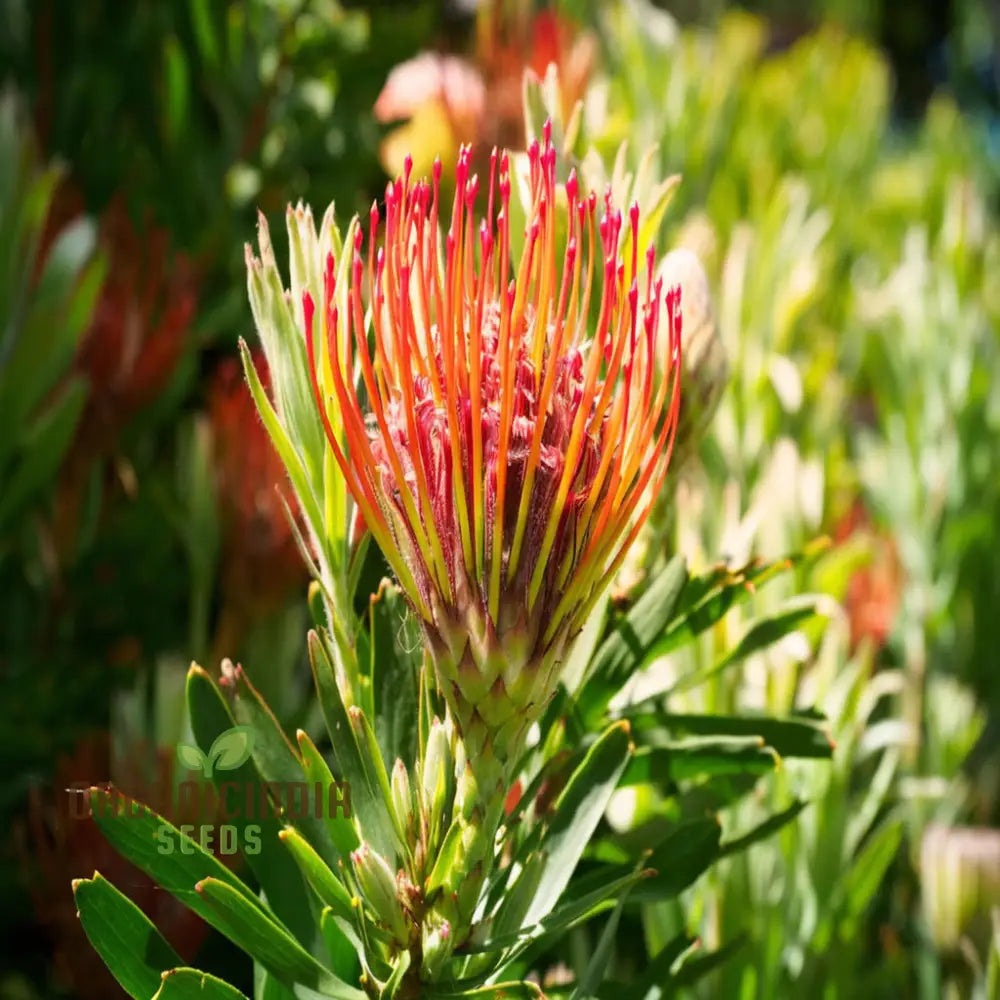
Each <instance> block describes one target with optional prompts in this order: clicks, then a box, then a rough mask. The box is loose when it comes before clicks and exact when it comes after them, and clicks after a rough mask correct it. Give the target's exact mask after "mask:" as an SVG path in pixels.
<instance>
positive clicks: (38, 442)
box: [0, 378, 87, 524]
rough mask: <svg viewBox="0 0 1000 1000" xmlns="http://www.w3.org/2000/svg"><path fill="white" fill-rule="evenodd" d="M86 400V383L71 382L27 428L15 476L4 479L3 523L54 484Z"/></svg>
mask: <svg viewBox="0 0 1000 1000" xmlns="http://www.w3.org/2000/svg"><path fill="white" fill-rule="evenodd" d="M86 401H87V383H86V381H85V380H84V379H82V378H74V379H71V380H70V381H69V382H68V383H67V385H66V386H65V387H64V388H63V389H62V390H61V391H60V393H59V395H58V396H57V397H56V398H54V399H53V400H52V401H51V403H50V404H49V406H48V408H47V409H46V410H44V411H43V412H42V414H41V415H40V416H38V417H37V418H36V419H35V420H34V422H33V423H32V424H31V425H30V427H29V428H28V429H27V432H26V433H25V435H24V437H23V439H22V440H21V442H20V443H19V445H20V447H19V451H20V453H21V457H20V461H19V462H17V461H16V460H15V461H16V464H15V467H14V471H13V473H12V474H7V475H6V476H5V479H6V481H5V483H4V489H3V496H2V498H0V524H3V522H4V521H7V520H9V519H11V518H12V517H13V515H14V514H16V513H18V511H19V509H20V508H21V507H22V506H23V505H25V504H26V503H28V502H30V501H31V500H32V499H34V497H35V494H36V493H38V492H39V491H40V490H42V489H44V488H45V487H46V486H47V484H48V483H50V482H51V480H52V478H53V477H54V476H55V473H56V471H57V470H58V468H59V466H60V464H61V463H62V460H63V457H64V456H65V454H66V450H67V449H68V448H69V446H70V444H71V442H72V440H73V435H74V433H75V431H76V427H77V424H78V423H79V421H80V415H81V414H82V412H83V407H84V404H85V403H86ZM0 471H2V470H0Z"/></svg>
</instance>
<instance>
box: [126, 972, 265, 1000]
mask: <svg viewBox="0 0 1000 1000" xmlns="http://www.w3.org/2000/svg"><path fill="white" fill-rule="evenodd" d="M148 997H149V994H148V993H147V994H146V995H145V997H144V998H143V1000H148ZM153 1000H247V998H246V997H245V996H244V995H243V994H242V993H241V992H240V991H239V990H238V989H236V987H235V986H230V985H229V983H227V982H225V981H224V980H222V979H216V977H215V976H210V975H209V974H208V973H207V972H199V971H198V970H197V969H187V968H177V969H170V970H169V971H167V972H164V973H163V977H162V982H161V983H160V988H159V989H158V990H157V991H156V994H155V995H154V996H153Z"/></svg>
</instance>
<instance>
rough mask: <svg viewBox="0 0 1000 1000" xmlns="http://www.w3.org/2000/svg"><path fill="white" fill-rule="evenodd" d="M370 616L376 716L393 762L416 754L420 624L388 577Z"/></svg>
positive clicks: (381, 741) (382, 744) (386, 757)
mask: <svg viewBox="0 0 1000 1000" xmlns="http://www.w3.org/2000/svg"><path fill="white" fill-rule="evenodd" d="M370 617H371V635H372V648H371V678H372V697H373V709H374V712H373V714H372V718H373V719H374V720H375V735H376V737H377V738H378V743H379V746H380V747H381V748H382V757H383V759H384V760H385V761H386V763H387V764H391V763H392V762H394V761H395V760H396V758H397V757H398V758H402V759H403V760H404V761H412V760H416V757H417V713H418V707H419V700H420V697H419V696H420V692H419V687H418V675H419V671H420V663H421V660H422V659H423V643H422V642H421V638H420V630H419V627H418V626H417V623H416V621H415V620H414V618H413V615H411V614H410V613H409V610H408V608H407V605H406V602H405V601H404V599H403V595H402V591H400V589H399V588H398V587H396V586H394V585H393V584H392V583H390V582H389V581H388V580H383V581H382V584H381V586H380V587H379V589H378V593H377V594H375V595H374V596H373V597H372V598H371V603H370Z"/></svg>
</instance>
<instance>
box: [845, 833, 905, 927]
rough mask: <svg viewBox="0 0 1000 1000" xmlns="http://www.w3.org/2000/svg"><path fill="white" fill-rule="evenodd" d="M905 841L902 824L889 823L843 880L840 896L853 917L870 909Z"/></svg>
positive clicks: (873, 835) (854, 863)
mask: <svg viewBox="0 0 1000 1000" xmlns="http://www.w3.org/2000/svg"><path fill="white" fill-rule="evenodd" d="M902 840H903V824H902V823H901V822H900V821H899V820H895V821H893V822H888V823H885V824H884V825H883V826H881V827H879V829H878V830H877V831H876V832H875V833H873V834H872V836H871V837H870V838H869V840H868V842H867V843H866V844H865V846H864V847H863V848H862V849H861V853H860V854H859V855H858V856H857V857H856V858H855V859H854V862H853V864H851V866H850V867H849V868H848V870H847V872H846V873H845V874H844V875H843V876H842V878H841V881H840V885H839V886H838V894H839V895H841V896H842V897H843V899H844V902H845V905H846V908H847V912H848V913H849V914H850V916H851V917H853V918H855V919H857V918H858V917H859V916H861V914H862V913H864V912H865V910H866V909H867V908H868V906H869V904H870V903H871V901H872V899H873V898H874V896H875V893H876V891H877V890H878V887H879V886H880V885H881V883H882V879H883V878H884V877H885V873H886V871H887V870H888V868H889V865H891V864H892V860H893V858H895V856H896V853H897V851H898V850H899V845H900V843H901V842H902Z"/></svg>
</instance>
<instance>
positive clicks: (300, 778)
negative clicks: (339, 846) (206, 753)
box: [226, 666, 336, 864]
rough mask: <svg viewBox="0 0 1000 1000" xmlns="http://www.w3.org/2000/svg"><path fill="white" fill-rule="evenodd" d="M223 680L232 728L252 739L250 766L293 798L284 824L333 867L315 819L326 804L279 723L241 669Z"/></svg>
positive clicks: (331, 853) (332, 856) (330, 852)
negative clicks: (295, 829)
mask: <svg viewBox="0 0 1000 1000" xmlns="http://www.w3.org/2000/svg"><path fill="white" fill-rule="evenodd" d="M227 680H228V683H226V691H227V692H228V693H229V694H230V696H231V699H232V711H233V716H234V718H236V720H237V721H238V722H240V723H241V724H242V725H241V726H239V727H236V728H237V729H240V730H242V731H245V732H247V733H249V734H251V735H252V737H253V742H252V744H251V749H252V757H253V763H254V765H255V766H256V768H257V770H258V771H259V772H260V775H261V777H262V778H263V779H264V780H265V781H269V782H273V783H275V784H277V785H280V786H282V787H283V788H284V789H285V791H286V799H287V800H289V801H290V800H291V799H292V798H294V804H295V805H298V807H299V808H297V809H296V810H294V812H295V815H287V816H286V819H287V821H288V822H291V823H293V824H294V825H295V826H297V827H298V828H299V829H301V830H302V831H303V833H305V835H306V837H307V838H308V840H309V842H310V843H311V844H312V845H313V846H314V847H315V848H316V850H317V851H319V853H320V855H321V856H322V857H323V858H324V859H325V860H326V862H327V863H328V864H333V863H335V861H336V852H335V851H334V847H333V844H332V843H331V841H330V838H329V834H328V832H327V829H326V826H325V825H324V823H323V822H322V820H321V819H320V818H319V817H320V816H321V815H322V814H323V813H324V812H326V811H327V806H328V803H327V802H317V801H316V786H315V785H310V784H309V783H308V782H307V781H306V780H305V779H306V772H305V768H304V765H303V762H302V759H301V757H300V756H299V754H298V750H297V747H296V745H295V744H293V743H292V742H291V741H290V740H289V739H288V737H287V736H286V735H285V731H284V729H283V728H282V726H281V723H280V722H279V721H278V719H277V717H276V716H275V715H274V713H273V712H272V711H271V709H270V708H269V707H268V705H267V703H266V702H265V701H264V699H263V698H262V697H261V694H260V692H259V691H258V690H257V689H256V688H255V687H254V686H253V684H252V683H251V681H250V678H249V677H248V676H247V673H246V671H245V670H244V669H243V668H242V667H239V666H237V667H236V668H235V670H234V672H233V673H232V674H231V675H230V676H229V677H228V678H227ZM232 731H233V730H230V732H232ZM286 813H287V810H286Z"/></svg>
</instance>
